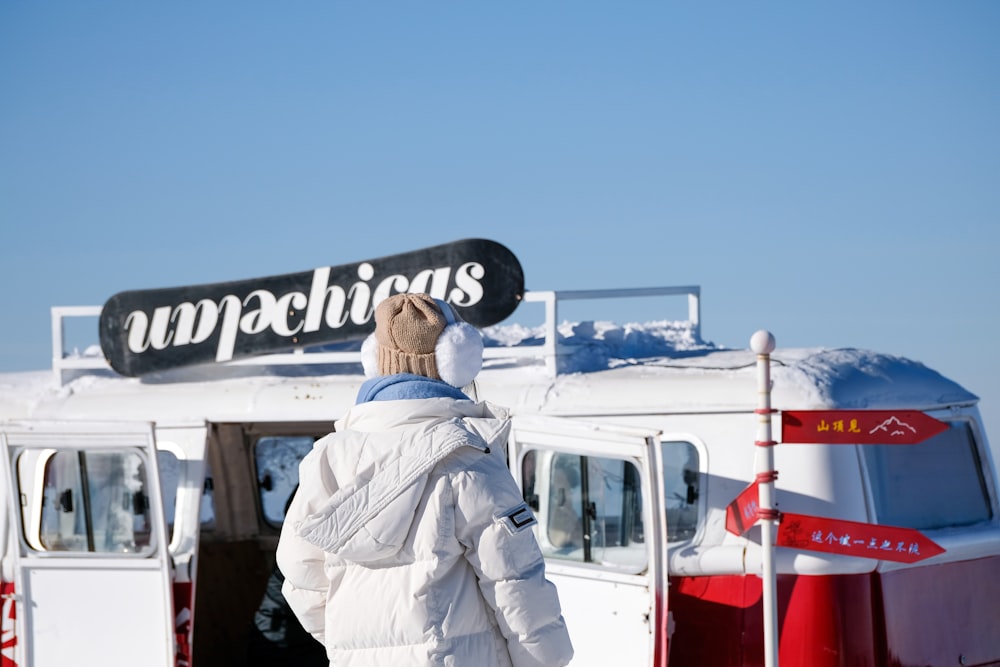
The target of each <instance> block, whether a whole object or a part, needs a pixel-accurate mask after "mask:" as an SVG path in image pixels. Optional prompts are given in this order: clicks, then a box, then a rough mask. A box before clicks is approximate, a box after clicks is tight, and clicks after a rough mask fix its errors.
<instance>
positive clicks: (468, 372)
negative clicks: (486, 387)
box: [434, 322, 483, 389]
mask: <svg viewBox="0 0 1000 667" xmlns="http://www.w3.org/2000/svg"><path fill="white" fill-rule="evenodd" d="M434 358H435V360H436V362H437V370H438V375H440V376H441V379H442V380H444V381H445V382H447V383H448V384H450V385H451V386H452V387H457V388H458V389H461V388H462V387H464V386H466V385H467V384H469V383H471V382H472V381H473V380H474V379H475V378H476V376H477V375H479V371H480V370H482V368H483V335H482V334H481V333H479V329H477V328H475V327H474V326H472V325H471V324H468V323H467V322H456V323H455V324H449V325H448V326H446V327H445V328H444V331H442V332H441V336H440V337H439V338H438V341H437V345H436V346H435V347H434Z"/></svg>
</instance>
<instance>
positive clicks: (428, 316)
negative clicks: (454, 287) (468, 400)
mask: <svg viewBox="0 0 1000 667" xmlns="http://www.w3.org/2000/svg"><path fill="white" fill-rule="evenodd" d="M447 324H448V321H447V320H446V319H445V317H444V315H442V314H441V309H440V308H438V305H437V304H436V303H434V299H432V298H431V297H430V296H428V295H426V294H397V295H395V296H391V297H389V298H388V299H386V300H385V301H383V302H382V303H380V304H379V305H378V307H377V308H376V309H375V340H377V341H378V372H379V375H393V374H395V373H413V374H415V375H424V376H426V377H429V378H434V379H435V380H440V379H441V376H440V375H438V370H437V364H436V363H435V362H434V347H435V346H436V345H437V340H438V337H439V336H440V335H441V332H442V331H444V328H445V326H447Z"/></svg>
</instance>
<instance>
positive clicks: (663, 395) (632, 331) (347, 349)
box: [0, 287, 978, 423]
mask: <svg viewBox="0 0 1000 667" xmlns="http://www.w3.org/2000/svg"><path fill="white" fill-rule="evenodd" d="M637 292H641V295H663V294H668V295H672V294H685V295H687V296H688V297H689V299H690V304H689V307H690V309H689V318H688V320H686V321H668V320H659V321H651V322H647V323H633V324H627V325H617V324H613V323H610V322H580V323H566V322H564V323H562V324H559V325H558V326H557V325H556V313H557V310H556V308H555V305H556V303H557V302H558V300H559V299H560V298H562V299H566V298H590V297H595V298H609V297H611V298H613V297H614V296H616V295H621V294H626V295H631V296H634V295H635V294H636V293H637ZM699 294H700V293H699V290H698V288H697V287H683V288H676V287H670V288H643V289H642V290H603V291H590V292H585V293H584V292H534V293H533V292H528V293H527V294H526V300H529V301H530V300H535V301H544V302H545V303H546V304H547V305H550V306H551V307H547V308H546V321H545V323H544V324H543V325H542V326H541V327H538V328H530V327H525V326H522V325H516V324H511V325H503V324H501V325H497V326H493V327H488V328H486V329H484V337H485V339H486V345H487V350H486V354H485V361H484V368H483V371H482V372H481V373H480V375H479V377H478V378H477V381H476V391H477V394H478V397H479V398H483V399H486V400H491V401H494V402H496V403H498V404H501V405H504V406H507V407H509V408H511V409H512V410H513V411H514V412H515V413H518V412H524V413H530V414H551V415H567V416H568V415H616V414H668V413H708V412H734V411H736V412H743V411H752V410H753V409H754V408H755V407H756V402H757V371H756V355H755V354H754V353H753V352H751V351H749V350H733V349H726V348H723V347H721V346H718V345H715V344H713V343H710V342H705V341H704V340H702V339H701V335H700V328H699V324H698V320H699V313H700V310H699V309H700V306H699V305H698V301H697V300H698V297H699ZM579 295H585V296H579ZM99 312H100V309H99V308H92V307H86V308H60V309H53V319H54V323H53V338H54V354H53V360H54V361H53V366H54V369H55V370H56V373H54V374H53V373H52V372H50V371H37V372H22V373H6V374H0V419H24V418H47V419H81V420H82V419H88V420H89V419H95V420H96V419H123V420H144V421H156V422H159V423H172V422H192V421H195V422H200V421H216V422H226V421H241V422H247V421H258V422H262V421H331V420H333V419H336V418H337V417H339V416H340V415H341V414H342V413H343V412H344V410H345V409H346V408H347V407H348V406H349V405H351V404H353V403H354V400H355V397H356V395H357V392H358V390H359V388H360V386H361V384H362V383H363V382H364V379H365V378H364V377H363V375H362V374H361V368H360V363H359V359H360V354H359V352H358V348H359V347H360V342H359V341H355V342H353V343H351V344H347V345H341V346H339V347H334V348H327V349H322V350H315V351H313V352H310V353H306V354H301V353H299V354H285V355H271V356H268V357H263V358H257V359H252V360H245V361H244V362H242V363H241V362H231V363H228V364H216V365H208V366H198V367H193V368H187V369H176V370H173V371H169V372H164V373H158V374H156V375H153V376H147V377H144V378H125V377H122V376H118V375H117V374H115V373H114V372H113V371H111V370H110V368H108V366H107V364H106V362H105V361H104V359H103V357H102V356H101V354H100V350H99V348H98V349H97V350H96V351H95V350H93V349H91V350H87V351H86V352H85V353H84V354H82V355H81V354H68V355H67V354H65V353H64V352H63V351H62V349H61V345H62V330H61V320H62V318H64V317H68V316H80V315H83V316H93V315H97V314H99ZM57 320H59V325H57V323H56V321H57ZM57 338H58V341H57V340H56V339H57ZM57 343H58V345H57ZM57 348H58V349H57ZM771 379H772V382H773V392H772V399H771V401H772V405H773V406H774V407H775V408H776V409H779V410H781V409H784V410H792V409H795V410H819V409H894V408H908V409H919V410H931V409H937V408H943V407H948V406H954V405H971V404H974V403H975V402H976V401H977V400H978V399H977V397H976V396H975V395H974V394H972V393H970V392H968V391H967V390H965V389H964V388H963V387H961V386H960V385H958V384H957V383H955V382H953V381H952V380H949V379H948V378H945V377H944V376H942V375H941V374H940V373H938V372H936V371H934V370H932V369H930V368H927V367H926V366H924V365H923V364H921V363H919V362H916V361H913V360H910V359H905V358H902V357H898V356H893V355H889V354H882V353H878V352H874V351H869V350H861V349H826V348H809V349H781V348H779V349H778V350H776V351H775V352H773V353H772V354H771Z"/></svg>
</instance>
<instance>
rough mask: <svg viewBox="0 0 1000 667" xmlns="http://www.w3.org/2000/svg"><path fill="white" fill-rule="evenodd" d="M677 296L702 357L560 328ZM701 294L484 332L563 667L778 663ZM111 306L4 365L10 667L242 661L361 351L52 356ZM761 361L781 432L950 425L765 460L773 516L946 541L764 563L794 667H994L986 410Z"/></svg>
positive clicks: (744, 414) (993, 502)
mask: <svg viewBox="0 0 1000 667" xmlns="http://www.w3.org/2000/svg"><path fill="white" fill-rule="evenodd" d="M677 294H679V295H682V296H686V297H687V298H688V300H689V316H688V320H687V321H686V322H663V323H661V324H663V325H664V326H665V327H667V328H669V329H671V330H672V331H674V332H675V333H676V332H678V331H680V332H682V333H683V334H684V335H685V336H687V339H688V340H689V341H690V345H688V346H686V347H685V346H674V348H673V350H672V351H671V350H667V351H661V352H659V353H656V354H655V355H653V356H649V354H648V347H647V346H644V345H643V344H642V339H643V338H644V337H646V338H649V337H652V338H655V337H656V329H655V327H649V328H647V329H643V328H642V327H638V326H631V327H629V326H626V327H613V326H610V325H604V324H601V323H600V322H596V323H595V322H583V323H581V324H578V325H576V326H572V325H569V324H562V325H558V319H557V314H558V305H559V304H560V303H561V302H563V301H565V300H567V299H571V298H573V299H577V298H599V299H606V298H614V297H616V296H624V297H630V298H631V297H636V296H642V297H649V303H653V304H658V303H659V301H658V299H659V298H660V297H670V296H671V295H677ZM699 296H700V294H699V290H698V288H697V287H683V288H651V289H643V290H606V291H593V292H527V293H526V294H525V295H524V297H525V300H526V301H528V302H535V303H542V304H544V306H545V308H544V310H545V316H544V319H545V323H544V325H542V327H540V328H539V329H538V330H537V332H539V335H538V336H537V338H535V339H532V340H530V341H525V342H524V343H523V344H519V345H510V346H507V345H501V344H498V343H497V342H496V341H498V340H500V339H501V338H502V336H500V334H501V333H503V329H504V327H503V325H499V326H497V327H495V328H494V329H493V330H492V331H491V330H489V329H488V330H487V334H488V339H489V340H492V341H493V343H492V344H489V343H488V345H489V346H488V348H487V355H486V362H485V367H484V370H483V371H482V373H481V374H480V375H479V377H478V378H477V380H476V383H475V385H474V387H471V388H470V389H469V391H472V392H474V393H475V394H476V395H477V397H478V398H479V399H485V400H490V401H492V402H495V403H497V404H500V405H504V406H507V407H509V408H510V409H511V410H512V411H513V415H514V428H513V432H512V433H513V434H512V437H511V440H510V443H509V446H508V456H509V460H510V468H511V472H512V474H513V476H514V477H515V479H516V480H517V482H518V483H519V484H520V485H521V487H522V489H523V490H524V495H525V498H526V500H527V501H528V502H529V503H530V504H531V506H532V507H533V508H534V509H535V512H536V513H537V517H538V527H537V535H538V539H539V542H540V544H541V546H542V549H543V551H544V553H545V555H546V558H547V568H548V574H549V577H550V578H551V579H552V580H553V581H554V582H555V583H556V584H557V586H558V589H559V594H560V598H561V601H562V605H563V608H564V614H565V617H566V621H567V624H568V626H569V629H570V633H571V636H572V639H573V642H574V645H575V647H576V657H575V659H574V661H573V665H574V666H576V667H582V666H594V667H598V666H599V667H606V666H607V665H610V664H614V665H620V666H621V667H654V666H655V667H666V666H667V665H670V666H671V667H677V666H678V665H679V666H687V667H690V666H695V665H696V666H698V667H755V666H758V665H764V662H765V658H764V652H765V628H764V625H765V624H764V621H763V617H764V614H763V600H764V599H765V595H766V594H767V591H766V586H765V580H764V578H763V577H762V572H763V569H762V568H763V565H762V562H763V560H764V559H763V556H764V554H765V549H763V548H762V546H761V532H762V531H761V528H760V526H759V525H758V526H757V527H752V528H750V530H747V531H746V532H742V533H741V534H737V533H736V532H733V531H729V530H727V529H726V527H727V508H729V507H730V506H731V504H732V503H733V501H734V499H735V498H736V497H737V496H738V495H739V494H740V493H741V491H743V490H744V489H746V488H747V486H748V484H751V483H753V482H754V480H755V470H757V469H758V466H757V460H756V457H757V456H758V455H759V450H760V447H755V437H756V433H757V429H758V426H759V421H760V415H761V412H760V410H759V407H758V406H759V396H758V389H759V387H758V375H757V369H756V368H755V364H756V360H757V357H756V355H755V354H754V353H753V352H751V351H749V350H727V349H719V348H718V347H716V346H713V345H710V344H704V343H702V342H701V338H700V331H699V311H700V306H699ZM529 306H530V304H529ZM530 307H534V306H530ZM100 310H101V309H100V308H99V307H94V308H89V307H88V308H55V309H53V344H54V350H53V369H52V370H50V371H39V372H30V373H9V374H3V375H0V446H2V449H3V455H2V456H0V461H2V464H0V465H2V474H0V503H2V504H3V510H4V511H3V512H0V564H2V568H0V573H2V583H0V586H2V591H0V592H2V599H3V607H2V653H0V655H2V657H0V664H2V665H4V666H5V667H6V666H9V665H17V666H18V667H64V666H65V665H70V664H76V665H80V664H86V665H98V664H99V665H102V667H110V666H122V667H126V666H127V667H133V666H134V665H143V666H144V667H157V666H160V667H184V666H187V667H190V666H191V665H194V666H195V667H228V666H242V665H246V664H248V653H250V652H251V649H248V646H249V635H250V632H251V628H252V627H253V625H254V618H255V614H256V612H257V611H258V607H259V606H260V603H261V600H262V599H263V598H264V597H265V588H266V585H267V581H268V577H269V576H270V575H271V573H272V569H273V565H274V552H275V546H276V543H277V539H278V534H279V530H280V527H281V523H282V519H283V515H284V507H285V504H286V502H287V500H288V498H289V496H290V494H291V493H292V491H293V489H294V487H295V484H296V482H297V475H298V471H297V464H298V461H299V460H300V459H301V458H302V456H304V455H305V453H306V452H308V451H309V449H310V448H311V446H312V443H313V442H314V441H315V439H317V438H319V437H321V436H322V435H324V434H325V433H327V432H329V431H330V430H331V429H332V428H333V422H334V421H335V420H336V419H337V418H338V417H339V416H340V415H341V414H342V413H343V411H344V409H345V408H346V407H347V406H349V405H351V404H352V403H353V402H354V399H355V396H356V393H357V391H358V388H359V386H360V385H361V383H362V381H363V379H364V378H363V377H362V376H361V371H360V364H359V362H358V360H359V355H358V353H357V352H356V351H334V352H331V351H328V350H327V351H319V352H316V353H309V352H306V353H296V354H277V355H267V356H261V357H255V358H253V359H248V360H243V361H230V362H224V363H210V364H201V365H197V366H194V367H191V368H186V369H177V370H175V371H170V370H167V371H162V372H157V373H153V374H151V375H148V376H143V377H124V376H121V375H118V374H117V373H116V372H114V371H112V370H111V369H110V368H109V367H108V365H107V363H106V362H105V360H104V358H103V357H102V356H100V355H99V354H98V355H88V354H86V353H85V354H67V353H66V351H65V350H64V349H63V348H64V343H63V331H64V329H65V325H66V323H67V322H68V321H70V318H72V319H73V321H76V319H77V318H88V317H90V318H93V317H94V316H97V315H98V314H99V313H100ZM650 315H651V316H650V317H649V318H648V319H649V320H659V319H662V318H659V317H658V311H651V313H650ZM521 329H523V327H521ZM750 333H752V332H748V338H749V334H750ZM778 333H779V342H780V332H778ZM528 343H533V344H528ZM668 347H669V346H668ZM770 362H771V365H770V369H771V371H770V372H771V385H772V386H771V403H772V405H773V408H774V413H773V415H772V417H771V419H772V426H773V428H774V434H775V440H776V441H777V442H781V414H782V412H784V411H810V410H855V411H856V410H888V411H891V410H918V411H922V412H924V413H925V414H927V415H930V416H931V417H934V418H936V419H937V420H940V421H943V422H945V423H946V424H947V428H946V429H945V430H944V432H943V433H941V434H939V435H936V436H934V437H933V438H931V439H929V440H927V441H925V442H922V443H920V444H916V445H905V446H904V445H893V444H885V445H861V444H846V445H845V444H825V443H814V444H785V443H782V444H778V445H775V446H774V448H773V458H774V468H775V469H776V470H778V471H779V472H780V476H779V477H778V479H777V480H776V481H774V482H773V484H774V495H773V499H774V502H775V507H776V508H777V509H778V511H780V512H788V513H797V514H804V515H811V516H816V517H821V518H825V519H830V520H837V521H842V522H857V523H861V524H867V525H876V526H896V527H904V528H909V529H913V530H916V531H919V532H920V534H922V535H923V536H925V537H926V538H928V539H929V540H932V541H933V542H934V543H935V544H937V545H938V546H939V547H940V548H941V549H943V552H942V553H939V554H937V555H935V556H933V557H929V558H925V559H922V560H919V561H917V562H911V563H902V562H899V561H896V560H891V559H888V558H882V557H880V556H879V552H878V549H869V550H868V551H864V552H863V551H861V550H859V551H858V553H857V555H850V554H845V553H828V552H822V551H816V550H810V549H796V548H789V547H781V546H778V547H775V548H774V551H773V553H774V567H775V569H776V584H777V585H776V591H775V592H774V595H775V599H776V601H777V619H778V627H777V642H778V647H777V650H778V656H779V657H780V662H781V664H782V665H786V666H800V667H890V666H891V667H926V666H928V665H935V666H941V667H945V666H952V665H970V666H971V665H980V666H982V665H1000V484H998V478H997V472H996V467H995V464H994V458H995V453H994V452H993V451H992V450H991V448H990V445H989V443H988V441H987V436H986V433H985V432H984V429H983V426H982V420H981V418H980V415H979V412H978V409H977V398H976V396H974V395H973V394H971V393H969V392H968V391H966V390H965V389H963V388H962V387H961V386H959V385H958V384H956V383H955V382H952V381H950V380H948V379H947V378H945V377H944V376H942V375H940V374H938V373H937V372H935V371H933V370H931V369H928V368H926V367H924V366H923V365H921V364H919V363H917V362H914V361H910V360H907V359H902V358H898V357H894V356H891V355H886V354H879V353H876V352H869V351H863V350H854V349H794V350H793V349H782V348H780V347H779V348H778V349H777V350H776V351H774V352H773V353H772V354H771V355H770ZM751 523H752V522H751ZM818 537H820V538H824V539H825V538H828V537H830V536H818ZM841 537H843V536H841Z"/></svg>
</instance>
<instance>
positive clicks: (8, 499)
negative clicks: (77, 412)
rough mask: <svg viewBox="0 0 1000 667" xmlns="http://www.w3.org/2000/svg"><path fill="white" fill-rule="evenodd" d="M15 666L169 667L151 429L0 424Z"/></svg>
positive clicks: (162, 537) (167, 574) (164, 564)
mask: <svg viewBox="0 0 1000 667" xmlns="http://www.w3.org/2000/svg"><path fill="white" fill-rule="evenodd" d="M0 445H2V449H3V456H2V457H0V459H2V468H3V483H2V487H3V488H4V490H5V491H6V493H5V494H4V495H5V498H4V503H3V504H4V505H5V506H6V507H7V508H8V511H9V516H8V520H7V524H8V525H9V526H10V529H11V530H12V531H13V532H14V533H15V535H14V537H13V540H11V542H12V543H13V548H12V549H11V553H10V554H8V555H9V556H12V560H13V570H14V572H13V574H14V576H13V582H14V591H13V599H14V601H15V617H16V639H15V641H16V649H17V650H16V652H15V660H16V663H15V664H17V665H19V666H20V667H65V666H66V665H102V666H103V667H134V666H135V665H143V666H146V665H149V666H151V667H173V665H174V623H173V620H174V619H173V612H172V608H171V592H170V584H171V570H170V560H169V556H168V537H167V535H166V521H165V518H164V512H163V502H162V495H161V491H160V478H159V473H158V470H157V458H156V448H155V442H154V436H153V428H152V424H148V423H122V422H106V423H101V422H83V423H79V422H77V423H66V422H42V421H38V422H28V421H25V422H16V423H7V424H0Z"/></svg>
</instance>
